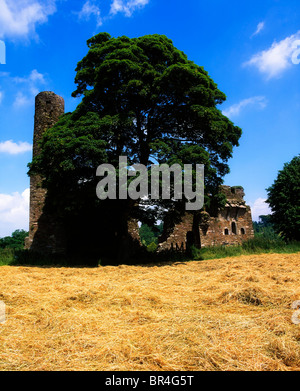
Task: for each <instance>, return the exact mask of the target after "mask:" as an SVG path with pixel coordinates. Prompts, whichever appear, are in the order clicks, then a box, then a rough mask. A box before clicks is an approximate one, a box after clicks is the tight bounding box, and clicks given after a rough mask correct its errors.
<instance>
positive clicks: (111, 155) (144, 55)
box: [30, 33, 241, 236]
mask: <svg viewBox="0 0 300 391" xmlns="http://www.w3.org/2000/svg"><path fill="white" fill-rule="evenodd" d="M87 45H88V48H89V50H88V53H87V55H86V56H85V57H84V58H83V59H82V60H81V61H80V62H79V63H78V65H77V68H76V72H77V73H76V78H75V83H76V84H77V88H76V90H75V91H74V92H73V94H72V95H73V97H82V101H81V103H80V104H79V105H78V107H77V108H76V110H75V111H74V112H72V113H67V114H65V115H64V116H63V117H62V118H61V120H60V121H59V122H58V123H57V124H56V125H55V126H54V127H53V128H52V129H49V130H48V131H47V132H46V133H45V136H44V138H43V141H42V152H41V154H40V156H39V157H37V158H35V159H34V161H33V162H32V164H31V165H30V174H35V173H39V174H41V175H42V176H43V177H44V178H45V182H44V185H45V186H46V187H47V189H48V200H49V202H48V204H49V205H48V207H49V208H51V207H52V208H55V210H57V211H60V214H61V215H64V214H68V213H69V217H70V216H71V215H72V216H73V220H74V224H75V220H76V221H77V222H78V221H80V219H79V216H81V217H82V216H85V217H86V225H85V227H87V226H91V216H93V218H94V219H95V224H94V230H95V232H97V230H98V229H99V227H100V226H101V224H103V222H104V221H106V222H107V221H114V222H115V227H114V228H112V229H111V230H110V229H109V228H108V227H109V224H108V223H105V224H106V229H105V232H106V233H107V235H112V234H113V231H117V234H116V235H117V236H118V233H119V232H121V231H122V230H126V227H125V225H124V221H126V219H127V218H128V216H129V215H130V216H134V217H136V218H138V219H139V220H140V221H143V222H145V223H148V224H153V222H154V220H155V218H157V216H158V213H159V211H160V215H159V217H160V218H162V217H163V213H164V211H165V210H166V208H167V209H169V208H170V207H171V206H172V204H174V200H173V201H166V200H158V201H156V202H155V204H156V207H157V208H158V207H159V206H161V208H159V211H158V210H157V208H151V209H146V210H145V209H144V208H142V207H141V202H139V201H138V202H132V201H130V200H129V201H125V200H107V201H102V202H101V201H100V200H98V199H97V198H96V195H95V188H96V183H97V180H98V181H99V178H98V179H97V178H96V176H95V174H96V168H97V166H98V165H99V164H101V163H110V164H113V165H115V166H117V165H118V159H119V156H120V155H126V156H127V157H128V164H129V165H132V164H134V163H141V164H144V165H146V166H148V167H150V165H151V163H156V164H157V163H158V164H161V163H167V164H173V163H179V164H180V165H183V164H188V163H189V164H196V163H202V164H205V194H206V197H205V205H206V208H211V209H213V208H216V207H217V206H220V205H221V204H222V202H224V199H223V198H222V196H220V195H219V194H218V187H219V185H220V184H221V183H222V177H223V176H224V175H225V174H227V173H228V172H229V167H228V159H229V158H230V157H231V156H232V151H233V147H234V146H237V145H238V140H239V138H240V136H241V129H240V128H239V127H237V126H235V125H234V124H233V123H232V122H231V121H230V120H229V119H228V118H227V117H226V116H224V115H223V114H222V112H221V110H220V109H219V107H218V106H219V105H220V104H222V103H223V102H224V101H225V99H226V97H225V94H224V93H223V92H221V91H220V90H219V89H218V87H217V85H216V83H215V82H214V81H213V80H212V79H211V77H210V76H209V74H208V73H207V72H206V71H205V70H204V68H203V67H202V66H198V65H196V64H195V63H194V62H193V61H190V60H188V58H187V56H186V55H185V54H184V53H183V52H182V51H180V50H178V49H177V48H175V47H174V45H173V43H172V41H171V40H170V39H168V38H167V37H165V36H162V35H157V34H154V35H147V36H143V37H139V38H128V37H125V36H122V37H118V38H113V37H111V36H110V35H109V34H107V33H100V34H98V35H96V36H94V37H92V38H91V39H89V40H88V41H87ZM208 194H210V197H208ZM74 216H76V218H75V217H74ZM87 216H88V217H87ZM70 218H71V217H70ZM73 226H74V225H73ZM77 226H78V225H77ZM109 232H110V233H109Z"/></svg>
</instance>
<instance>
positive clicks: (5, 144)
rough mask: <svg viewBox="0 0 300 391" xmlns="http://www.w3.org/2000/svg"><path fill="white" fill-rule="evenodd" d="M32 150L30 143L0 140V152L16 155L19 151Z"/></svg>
mask: <svg viewBox="0 0 300 391" xmlns="http://www.w3.org/2000/svg"><path fill="white" fill-rule="evenodd" d="M31 150H32V145H31V144H29V143H27V142H22V141H19V142H18V143H14V142H13V141H12V140H8V141H2V142H0V153H8V154H9V155H18V154H20V153H24V152H28V151H31Z"/></svg>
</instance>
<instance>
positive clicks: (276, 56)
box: [243, 30, 300, 79]
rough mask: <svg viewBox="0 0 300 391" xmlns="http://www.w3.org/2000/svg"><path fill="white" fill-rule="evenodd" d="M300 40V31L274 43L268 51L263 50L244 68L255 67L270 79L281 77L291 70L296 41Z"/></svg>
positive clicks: (246, 63)
mask: <svg viewBox="0 0 300 391" xmlns="http://www.w3.org/2000/svg"><path fill="white" fill-rule="evenodd" d="M299 39H300V30H299V31H297V33H296V34H293V35H291V36H289V37H287V38H285V39H283V40H281V41H279V42H276V41H275V42H274V43H273V44H272V45H271V47H270V48H269V49H267V50H263V51H261V52H259V53H257V54H255V55H254V56H252V57H251V58H250V60H249V61H247V62H245V63H244V64H243V65H244V66H254V67H256V68H257V69H258V70H259V71H260V72H261V73H263V74H265V75H266V76H267V78H268V79H270V78H273V77H277V76H280V75H281V74H282V73H283V72H284V71H285V70H287V69H288V68H290V67H291V66H292V65H293V63H292V55H293V52H294V51H295V41H296V40H299Z"/></svg>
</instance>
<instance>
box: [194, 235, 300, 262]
mask: <svg viewBox="0 0 300 391" xmlns="http://www.w3.org/2000/svg"><path fill="white" fill-rule="evenodd" d="M299 251H300V242H289V243H286V242H285V241H284V240H283V239H281V238H276V239H268V238H265V237H263V236H256V237H254V238H253V239H249V240H247V241H245V242H244V243H243V244H241V245H239V246H215V247H206V248H203V249H201V250H198V253H197V254H195V255H196V256H195V259H217V258H226V257H233V256H239V255H250V254H262V253H296V252H299Z"/></svg>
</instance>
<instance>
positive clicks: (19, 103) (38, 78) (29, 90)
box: [13, 69, 46, 108]
mask: <svg viewBox="0 0 300 391" xmlns="http://www.w3.org/2000/svg"><path fill="white" fill-rule="evenodd" d="M13 81H14V82H15V83H17V84H21V85H22V84H23V85H24V88H23V90H20V91H18V92H17V94H16V97H15V101H14V103H13V106H14V108H21V107H23V106H27V105H30V104H33V102H34V100H33V97H34V96H35V95H37V94H38V93H39V92H40V91H41V87H42V86H43V85H45V84H46V80H45V76H44V75H43V74H42V73H39V72H38V71H37V70H36V69H34V70H33V71H31V73H30V74H29V76H27V77H14V78H13Z"/></svg>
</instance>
